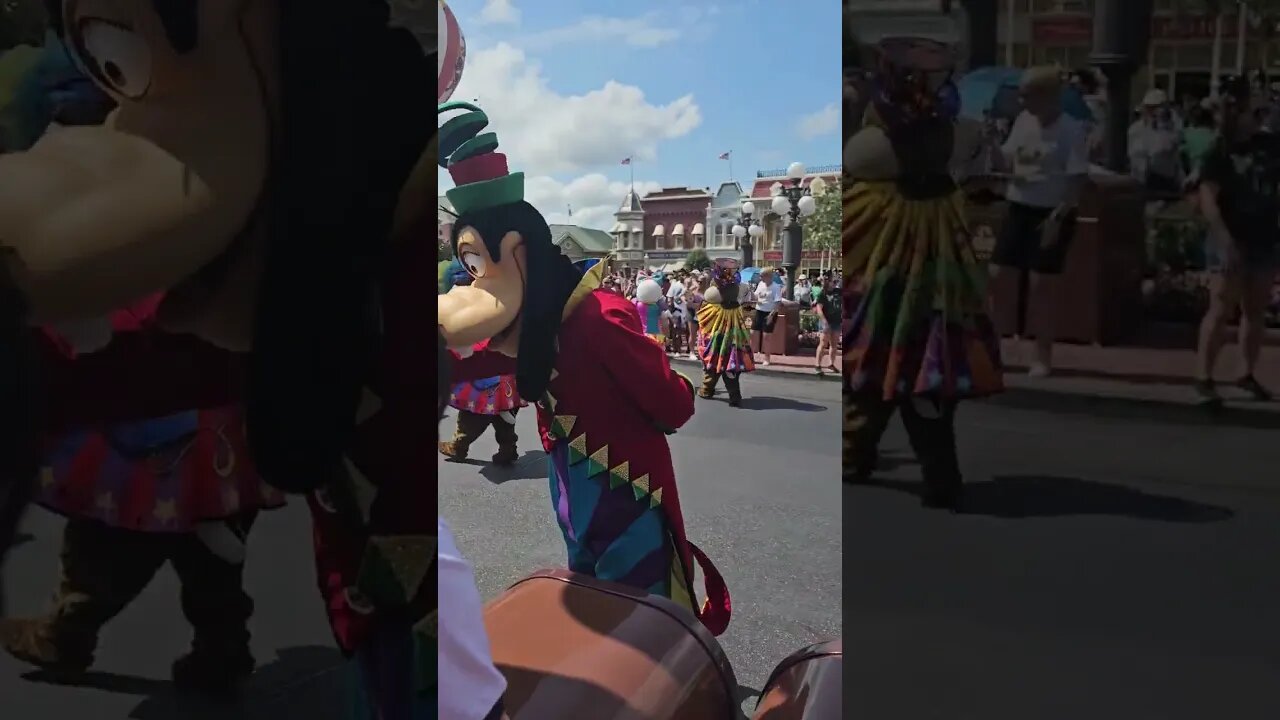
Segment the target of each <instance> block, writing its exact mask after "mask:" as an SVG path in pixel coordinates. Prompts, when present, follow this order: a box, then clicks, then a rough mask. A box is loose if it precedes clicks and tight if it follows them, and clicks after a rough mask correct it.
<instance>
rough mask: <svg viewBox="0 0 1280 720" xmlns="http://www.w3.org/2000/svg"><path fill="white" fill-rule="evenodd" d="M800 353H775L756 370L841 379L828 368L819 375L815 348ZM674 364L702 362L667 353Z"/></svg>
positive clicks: (767, 372)
mask: <svg viewBox="0 0 1280 720" xmlns="http://www.w3.org/2000/svg"><path fill="white" fill-rule="evenodd" d="M800 352H801V353H802V354H800V355H773V356H771V357H770V358H769V365H768V366H767V367H766V366H763V365H761V364H760V363H756V369H755V371H756V372H758V373H761V374H763V375H779V376H785V377H800V378H809V379H812V380H832V381H835V380H839V379H840V371H839V370H837V371H835V372H832V371H831V370H827V371H826V372H824V373H823V374H822V375H818V373H817V372H815V371H814V369H813V363H814V359H813V348H803V349H801V350H800ZM667 357H668V358H670V360H671V362H672V363H673V364H677V365H682V366H691V365H692V366H698V367H701V365H702V363H701V362H700V361H698V360H690V359H689V354H688V353H681V354H679V355H674V354H672V353H667ZM836 367H837V368H839V367H840V354H839V353H838V352H837V353H836Z"/></svg>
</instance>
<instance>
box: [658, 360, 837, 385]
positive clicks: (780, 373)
mask: <svg viewBox="0 0 1280 720" xmlns="http://www.w3.org/2000/svg"><path fill="white" fill-rule="evenodd" d="M667 360H668V361H670V362H671V364H672V365H682V366H685V367H696V368H699V369H701V368H702V363H700V362H698V361H697V360H690V359H689V357H688V356H687V355H686V356H685V357H675V356H673V355H668V356H667ZM750 374H752V375H768V376H769V377H785V378H791V379H793V380H807V381H809V382H839V381H840V373H826V374H824V375H818V374H817V373H813V372H805V371H801V370H781V369H779V368H775V367H773V366H770V367H767V368H762V367H760V366H759V365H757V366H756V369H755V370H753V371H751V373H750Z"/></svg>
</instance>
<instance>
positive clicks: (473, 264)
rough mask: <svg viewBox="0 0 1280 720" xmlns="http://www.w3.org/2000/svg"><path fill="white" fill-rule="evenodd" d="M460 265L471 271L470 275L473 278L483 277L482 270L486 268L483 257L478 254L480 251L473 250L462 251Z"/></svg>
mask: <svg viewBox="0 0 1280 720" xmlns="http://www.w3.org/2000/svg"><path fill="white" fill-rule="evenodd" d="M462 266H463V267H465V268H466V269H467V272H469V273H471V277H474V278H482V277H484V272H485V270H486V269H487V268H486V265H485V259H484V258H483V257H482V256H481V255H480V253H478V252H475V251H473V250H464V251H463V252H462Z"/></svg>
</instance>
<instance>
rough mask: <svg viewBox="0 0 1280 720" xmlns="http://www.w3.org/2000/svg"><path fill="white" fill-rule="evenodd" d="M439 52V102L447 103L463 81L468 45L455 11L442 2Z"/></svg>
mask: <svg viewBox="0 0 1280 720" xmlns="http://www.w3.org/2000/svg"><path fill="white" fill-rule="evenodd" d="M438 20H439V23H440V24H439V26H438V27H439V28H440V29H441V32H440V34H439V36H438V38H439V39H438V46H439V47H438V50H439V52H438V53H437V55H436V57H437V58H438V59H437V61H436V64H437V66H438V68H439V74H438V82H437V88H438V89H439V98H440V99H439V102H442V103H443V102H445V101H447V100H448V99H449V97H450V96H452V95H453V91H454V89H455V88H457V87H458V81H459V80H461V79H462V66H463V65H464V64H465V62H466V59H467V43H466V40H464V39H463V37H462V28H461V27H459V26H458V18H456V17H454V15H453V11H452V10H450V9H449V6H448V5H446V4H445V2H444V0H440V13H439V17H438Z"/></svg>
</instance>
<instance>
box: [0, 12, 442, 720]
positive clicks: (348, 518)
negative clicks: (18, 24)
mask: <svg viewBox="0 0 1280 720" xmlns="http://www.w3.org/2000/svg"><path fill="white" fill-rule="evenodd" d="M424 5H425V4H424V3H418V2H407V1H405V2H398V1H395V2H391V3H389V2H385V1H382V0H368V1H362V2H341V3H291V2H281V1H280V0H237V1H235V2H227V1H226V0H163V1H162V0H139V1H138V2H133V3H93V4H91V3H86V2H78V1H76V0H66V1H65V2H51V3H50V4H49V7H50V9H51V10H53V11H54V12H53V21H54V24H55V27H56V28H57V29H58V30H59V32H60V34H61V36H62V37H63V38H64V40H65V41H66V44H67V48H68V51H69V52H70V53H72V55H73V57H74V59H75V62H76V64H77V65H78V66H80V67H83V68H85V69H86V70H87V71H89V73H90V75H91V76H92V77H93V80H94V82H95V83H97V84H98V85H99V86H100V87H101V88H103V89H104V90H105V91H106V92H107V93H108V94H110V95H111V97H112V99H113V100H114V101H115V102H116V103H117V105H118V106H119V108H118V110H117V111H116V112H114V113H112V115H111V116H110V117H109V118H108V120H107V122H106V123H104V124H102V125H100V126H93V127H75V128H64V129H61V130H59V131H58V132H52V133H46V134H45V135H44V136H42V137H41V138H40V140H39V141H38V142H37V143H36V144H35V145H34V146H33V147H32V148H31V149H30V150H28V151H26V152H18V153H7V154H3V155H0V334H2V337H0V483H3V487H0V550H4V549H7V547H8V546H9V545H10V541H11V538H12V528H13V527H14V526H15V524H16V519H15V518H16V517H19V516H20V514H21V513H20V511H21V508H22V504H23V502H22V501H23V500H24V499H25V495H26V494H27V493H28V492H29V490H28V488H33V487H34V484H33V483H34V481H35V480H36V478H37V477H38V468H39V465H40V462H41V449H42V448H41V443H40V440H41V438H42V437H45V436H55V435H59V434H60V433H62V432H65V431H66V430H68V429H75V428H83V427H90V426H92V427H109V426H115V425H118V424H120V423H127V422H134V421H143V420H149V419H154V418H161V417H166V416H169V415H171V414H174V413H181V412H186V411H189V410H191V409H194V408H202V409H205V408H219V407H224V406H226V405H231V404H236V403H240V402H242V403H243V404H244V407H245V409H246V424H245V425H246V431H247V438H248V442H249V451H250V453H251V455H252V457H253V461H254V464H255V465H256V466H257V468H258V471H259V473H260V474H261V475H262V477H263V478H264V479H265V480H266V481H267V482H268V483H270V484H271V485H272V486H274V487H276V488H279V489H281V490H283V491H285V492H295V493H307V494H309V504H310V506H311V509H312V515H313V520H314V524H315V527H314V532H313V537H314V541H315V552H316V558H315V562H316V566H317V576H318V583H319V586H320V590H321V593H322V599H323V602H324V604H325V608H326V610H327V612H328V616H329V621H330V626H331V628H332V629H333V632H334V635H335V638H336V640H337V644H338V646H339V648H340V649H341V650H342V652H343V653H344V655H346V656H347V657H348V658H349V662H347V663H346V664H345V665H344V666H343V670H344V672H346V673H347V680H348V682H349V684H350V686H351V690H352V695H351V700H350V703H349V704H348V710H349V711H350V716H351V717H353V718H391V717H394V718H412V719H413V720H419V719H420V718H427V717H434V716H435V713H436V697H435V691H434V690H435V684H436V636H435V625H434V622H435V614H434V609H435V603H436V593H435V582H434V579H431V580H430V581H429V580H428V578H429V577H433V576H431V575H430V568H431V567H432V565H433V562H434V551H435V549H436V537H435V532H436V530H435V526H433V525H431V524H430V516H431V515H432V514H433V513H431V512H430V508H431V507H432V506H433V505H434V503H435V497H436V492H435V482H434V479H433V477H434V470H433V468H432V465H433V464H434V463H435V461H436V456H435V448H434V447H432V446H429V445H428V444H426V443H424V442H423V435H424V434H425V430H426V427H427V426H428V424H429V423H430V422H431V416H430V415H431V413H430V407H431V402H430V400H429V398H430V395H429V393H430V384H429V383H428V382H426V378H424V377H423V375H424V373H423V368H426V367H429V366H430V364H431V363H432V361H433V360H432V357H433V356H432V355H431V349H432V344H433V343H432V341H431V338H430V335H429V333H428V332H427V331H426V328H424V327H423V324H422V322H421V320H422V318H423V317H424V316H425V315H426V314H427V313H428V312H429V311H430V308H431V307H432V305H433V304H434V303H435V297H436V293H435V292H434V288H432V287H431V285H430V283H424V282H423V281H422V279H423V278H424V277H429V274H430V272H431V268H432V267H433V265H434V264H435V262H436V259H437V258H436V253H435V252H434V248H433V247H432V243H431V242H430V241H429V240H428V239H427V238H429V237H431V235H430V233H431V231H430V229H429V227H430V226H429V224H428V223H429V219H430V214H431V213H430V210H431V205H432V204H433V202H434V199H435V194H434V191H433V190H431V189H430V188H431V183H432V182H433V180H432V179H431V173H432V171H433V168H432V165H434V159H435V155H436V151H435V148H434V146H432V147H430V148H428V144H429V142H430V140H431V137H432V133H433V128H432V126H430V125H429V121H430V110H431V105H430V104H429V102H428V100H429V98H427V97H425V93H419V92H405V88H415V87H420V86H421V85H422V84H423V81H424V79H425V77H426V75H427V73H429V72H430V61H431V58H430V57H428V53H427V52H425V51H424V48H425V47H428V45H427V42H428V41H431V40H434V38H435V33H434V30H433V29H432V28H434V26H435V24H434V23H431V22H430V21H424V22H422V23H416V24H415V27H420V28H428V29H432V30H431V31H430V32H429V33H427V34H426V35H424V38H423V39H419V38H416V37H415V36H414V34H413V33H412V32H410V31H409V30H407V29H406V28H405V27H403V24H404V23H403V21H404V20H405V19H406V18H405V17H404V16H403V15H402V13H406V12H409V13H412V12H417V13H419V14H421V13H424V12H426V9H425V8H424V7H423V6H424ZM393 9H394V10H395V14H396V15H395V17H393V13H392V11H393ZM397 23H399V24H398V25H397ZM429 47H430V48H431V53H434V52H435V43H434V42H431V43H430V45H429ZM335 48H337V49H336V50H335ZM318 79H324V82H318V81H317V80H318ZM335 97H341V98H343V103H342V105H343V107H344V108H358V111H356V110H351V111H346V110H342V111H338V112H335V110H334V98H335ZM335 139H336V140H335ZM335 142H336V143H337V145H335ZM268 188H270V191H269V192H268V191H267V189H268ZM304 265H305V269H303V266H304ZM158 291H163V292H164V299H163V301H162V302H161V305H160V307H159V309H158V310H157V312H156V318H157V328H156V330H155V332H154V333H142V332H116V333H115V334H114V335H113V336H112V337H111V339H110V342H109V344H108V345H107V346H106V347H105V348H103V349H102V350H100V351H98V352H94V353H87V354H74V355H70V354H68V353H66V352H64V351H62V350H61V349H59V348H58V347H56V345H55V344H54V343H52V342H50V341H49V339H48V337H47V336H46V335H45V334H44V333H42V332H40V331H38V329H37V328H39V327H42V326H54V327H62V326H63V325H64V323H67V322H73V321H82V320H84V319H86V318H99V317H102V316H104V315H107V314H108V313H110V312H112V311H114V310H116V309H118V308H120V307H122V306H124V305H126V304H127V303H128V302H130V301H131V299H134V298H140V297H146V296H148V295H149V294H152V293H155V292H158ZM245 371H247V372H245ZM86 397H91V398H93V399H94V401H93V402H91V403H90V402H84V398H86Z"/></svg>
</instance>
